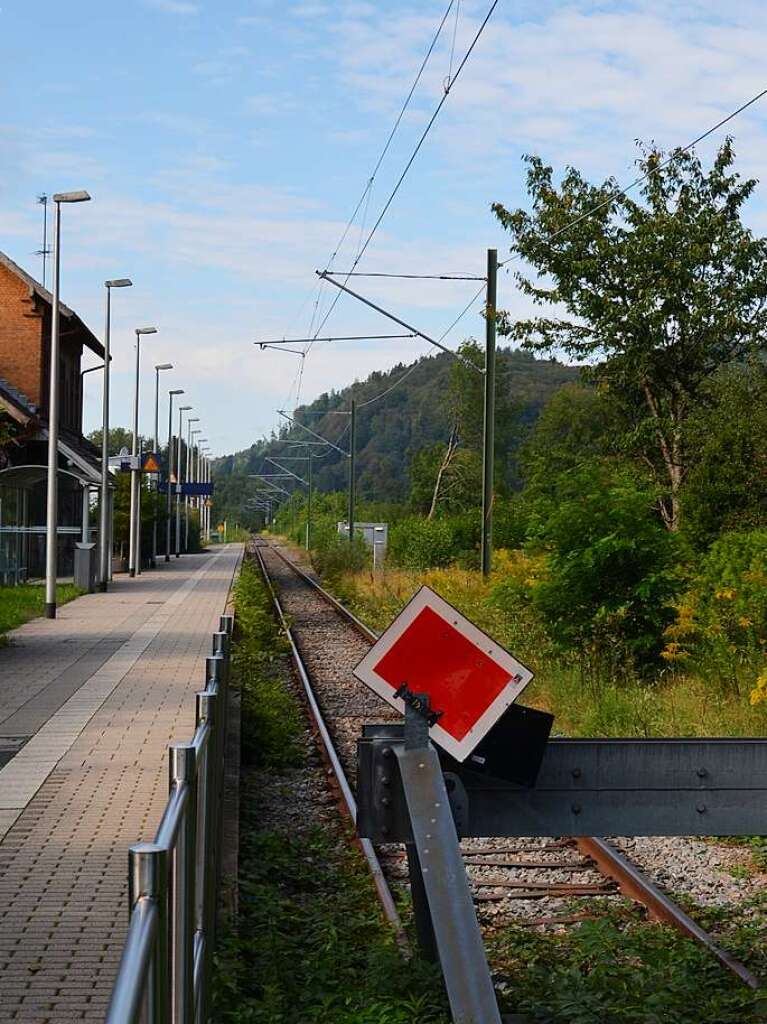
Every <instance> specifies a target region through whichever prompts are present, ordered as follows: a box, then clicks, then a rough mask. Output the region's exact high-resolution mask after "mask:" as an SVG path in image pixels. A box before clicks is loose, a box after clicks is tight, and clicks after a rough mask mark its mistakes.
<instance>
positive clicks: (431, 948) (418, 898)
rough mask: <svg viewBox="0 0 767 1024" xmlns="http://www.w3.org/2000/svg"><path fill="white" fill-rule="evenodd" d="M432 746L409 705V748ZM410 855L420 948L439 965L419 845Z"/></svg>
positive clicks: (425, 726) (424, 725)
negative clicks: (419, 856) (419, 855)
mask: <svg viewBox="0 0 767 1024" xmlns="http://www.w3.org/2000/svg"><path fill="white" fill-rule="evenodd" d="M416 696H417V697H419V698H421V699H422V700H425V701H426V703H427V704H428V702H429V696H428V694H424V693H419V694H416ZM428 746H429V726H428V724H427V722H426V719H425V718H424V716H423V715H420V714H419V713H418V712H417V711H416V710H415V709H414V708H412V707H411V706H410V705H409V704H406V705H405V749H406V750H425V749H426V748H427V747H428ZM405 852H406V853H407V870H408V875H409V876H410V899H411V902H412V904H413V917H414V919H415V932H416V937H417V938H418V948H419V949H420V951H421V955H422V956H423V957H424V959H425V960H428V961H430V962H431V963H437V962H438V960H439V953H438V952H437V940H436V939H435V937H434V926H433V924H432V920H431V911H430V910H429V900H428V897H427V895H426V888H425V886H424V882H423V873H422V872H421V863H420V861H419V859H418V849H417V847H416V844H415V843H405Z"/></svg>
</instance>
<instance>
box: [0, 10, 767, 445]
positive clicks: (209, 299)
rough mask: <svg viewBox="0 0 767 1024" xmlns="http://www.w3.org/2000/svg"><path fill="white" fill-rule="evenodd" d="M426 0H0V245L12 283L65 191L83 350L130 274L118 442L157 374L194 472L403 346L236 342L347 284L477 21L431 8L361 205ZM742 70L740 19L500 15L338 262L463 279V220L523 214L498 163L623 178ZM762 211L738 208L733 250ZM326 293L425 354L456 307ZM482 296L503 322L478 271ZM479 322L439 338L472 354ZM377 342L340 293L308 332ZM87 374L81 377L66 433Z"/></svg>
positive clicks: (393, 357)
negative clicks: (394, 318)
mask: <svg viewBox="0 0 767 1024" xmlns="http://www.w3.org/2000/svg"><path fill="white" fill-rule="evenodd" d="M447 2H448V0H438V2H431V0H419V2H406V0H377V2H371V3H368V2H355V0H348V2H347V0H315V2H312V0H216V2H213V0H123V2H122V3H120V4H117V3H104V2H103V0H99V2H94V0H73V2H70V3H69V4H61V3H58V2H53V0H38V2H37V3H36V4H34V5H33V4H30V3H28V2H21V0H0V96H1V98H2V104H0V249H2V250H3V251H4V252H6V253H7V254H8V255H9V256H11V258H13V259H14V260H16V261H17V262H18V263H20V264H21V265H22V266H24V267H25V268H26V269H27V270H28V271H29V272H30V273H32V274H33V275H34V276H36V277H38V279H40V277H41V274H42V266H41V260H40V257H38V256H36V255H34V253H35V251H36V250H37V249H39V248H40V246H41V241H42V207H41V206H40V205H38V203H37V201H36V199H37V196H38V195H39V194H42V193H47V194H51V193H53V192H59V191H67V190H71V189H81V188H84V189H87V190H88V191H89V192H90V193H91V196H92V202H90V203H85V204H80V205H77V206H70V207H64V208H63V214H62V250H61V251H62V274H61V293H62V298H63V300H64V301H65V302H67V303H68V304H69V305H70V306H72V307H73V308H74V309H76V310H77V311H78V313H79V314H80V315H81V316H82V317H83V319H84V320H85V321H86V322H87V323H88V324H89V326H90V327H91V329H92V330H93V331H94V333H96V334H97V335H98V336H99V337H101V336H102V331H103V318H104V313H103V306H104V287H103V282H104V280H105V279H107V278H116V277H124V276H128V277H130V278H132V280H133V282H134V287H133V288H131V289H124V290H122V291H118V292H115V293H114V294H113V300H114V301H113V333H112V347H113V356H114V362H113V368H114V369H113V390H112V394H113V413H112V422H113V424H115V425H116V424H121V425H127V424H128V423H129V422H130V418H131V408H132V400H133V397H132V396H133V365H134V364H133V361H134V358H135V355H134V349H133V344H134V342H133V334H132V331H133V329H134V328H135V327H138V326H146V325H155V326H157V328H158V333H157V334H156V335H153V336H151V337H149V336H147V337H146V338H145V339H144V340H143V342H142V374H141V428H142V431H143V432H145V433H151V429H152V422H153V406H154V372H153V369H152V367H153V365H154V364H155V363H164V362H171V363H173V364H174V369H173V371H169V372H166V373H164V374H163V376H162V383H163V391H162V394H163V401H162V405H161V420H160V422H161V423H164V422H166V420H167V412H166V409H167V406H166V404H165V403H166V398H165V391H166V389H167V388H169V387H174V388H183V389H184V391H185V396H184V400H185V402H186V403H187V404H191V405H193V406H194V410H195V411H194V413H193V415H196V416H199V417H200V423H199V424H198V425H199V426H200V427H201V428H202V429H203V431H204V436H205V437H206V438H208V439H209V447H210V448H211V449H212V451H213V453H214V454H216V455H220V454H224V453H227V452H231V451H234V450H236V449H240V448H244V447H247V446H248V445H249V444H251V443H252V442H253V441H254V440H255V439H257V438H258V437H260V436H262V435H264V434H268V433H269V432H270V431H272V430H273V429H274V428H275V427H276V426H277V424H278V422H279V417H278V415H277V412H276V410H277V409H291V408H293V407H294V406H295V405H296V403H297V402H298V401H310V400H312V399H313V398H315V397H317V396H318V395H319V394H321V393H322V392H324V391H329V390H332V389H340V388H342V387H345V386H346V385H349V384H351V383H353V381H354V380H356V379H363V378H365V377H366V376H367V375H368V374H369V373H370V372H371V371H373V370H376V369H388V368H390V367H392V366H394V365H396V364H397V363H400V362H407V361H409V360H412V358H413V357H415V356H417V355H420V354H423V353H426V352H427V351H429V346H428V345H427V344H426V343H424V342H421V341H418V340H413V339H396V340H389V341H380V342H373V341H359V342H338V343H334V344H319V343H318V344H315V345H314V346H313V347H312V349H311V351H310V352H309V353H308V354H307V355H306V356H305V358H303V359H302V358H301V357H300V356H298V355H295V354H293V353H291V352H286V351H276V350H260V349H259V348H257V347H255V346H254V344H253V342H254V341H256V340H259V339H269V338H281V337H305V336H307V335H308V333H310V332H311V331H313V330H314V328H315V326H316V325H317V324H318V322H319V321H320V320H321V319H322V317H323V315H324V313H325V312H326V311H327V310H328V308H329V306H330V302H331V300H332V298H334V296H335V290H334V289H332V287H331V286H329V285H327V284H326V285H324V286H321V287H318V282H317V277H316V275H315V271H316V270H317V269H324V268H326V267H328V266H332V267H333V268H335V269H337V270H348V269H349V268H350V267H351V265H352V262H353V260H354V258H355V256H356V254H357V252H358V249H359V246H360V242H361V240H363V239H364V238H365V237H366V235H367V232H369V230H370V228H371V227H372V225H373V224H374V223H375V221H376V219H377V217H378V215H379V213H380V212H381V209H382V207H383V206H384V204H385V202H386V200H387V198H388V196H389V194H390V192H391V190H392V188H393V187H394V184H395V183H396V181H397V179H398V178H399V176H400V174H401V173H402V170H403V168H404V166H405V164H406V162H407V160H408V159H409V157H410V156H411V154H412V152H413V149H414V147H415V144H416V142H417V141H418V138H419V136H420V135H421V132H422V131H423V128H424V127H425V125H426V123H427V121H428V119H429V117H430V116H431V114H432V113H433V111H434V109H435V107H436V105H437V104H438V103H439V100H440V98H441V97H442V96H443V95H444V89H445V85H446V82H448V81H450V75H451V68H452V74H453V75H454V74H455V71H456V69H457V67H458V65H459V64H460V61H461V58H462V57H463V54H464V53H465V52H466V49H467V47H468V45H469V43H470V42H471V39H472V38H473V36H474V34H475V33H476V31H477V28H478V26H479V24H480V22H481V20H482V18H483V17H484V15H485V14H486V13H487V10H488V9H489V7H490V4H491V0H462V2H461V3H460V4H458V3H457V2H456V0H454V2H453V5H452V9H451V11H450V14H449V16H448V18H447V19H446V21H445V25H444V28H443V30H442V33H441V35H440V37H439V39H438V41H437V44H436V46H435V48H434V51H433V54H432V57H431V59H430V61H429V63H428V64H427V67H426V70H425V71H424V74H423V76H422V79H421V81H420V83H419V86H418V88H417V89H416V91H415V93H414V96H413V99H412V101H411V103H410V105H409V107H408V109H407V111H406V114H405V116H404V118H403V120H402V124H401V125H400V128H399V130H398V132H397V133H396V135H395V137H394V140H393V142H392V145H391V147H390V149H389V151H388V153H387V155H386V158H385V160H384V162H383V163H382V165H381V168H380V170H379V171H378V173H377V175H376V177H375V179H374V181H373V183H372V185H371V186H370V188H369V189H368V190H367V192H366V188H367V185H368V181H369V179H370V176H371V172H372V170H373V167H374V166H375V163H376V160H377V158H378V155H379V153H380V152H381V149H382V147H383V145H384V142H385V140H386V138H387V136H388V134H389V131H390V130H391V127H392V125H393V123H394V120H395V118H396V116H397V113H398V112H399V109H400V107H401V105H402V103H403V100H404V98H405V96H406V95H407V92H408V90H409V89H410V86H411V85H412V82H413V80H414V78H415V75H416V72H417V70H418V67H419V65H420V64H421V61H422V60H423V57H424V55H425V53H426V51H427V48H428V46H429V44H430V42H431V40H432V38H433V36H434V33H435V31H436V28H437V25H438V24H439V22H440V19H441V18H442V15H443V14H444V13H445V10H446V8H447ZM456 12H457V18H456ZM454 39H455V42H453V40H454ZM765 52H767V14H766V13H765V10H764V7H763V4H762V3H761V2H752V0H732V2H730V3H729V4H722V3H721V2H720V0H680V2H677V3H673V4H670V3H668V2H663V3H661V2H655V0H642V2H635V3H632V2H613V3H598V2H586V0H580V2H579V0H575V2H572V3H560V2H553V0H536V2H531V0H517V2H515V0H500V2H499V3H498V5H497V7H496V9H495V11H494V13H493V15H492V18H491V20H490V21H489V23H488V25H487V27H486V28H485V30H484V32H483V34H482V35H481V37H480V39H479V41H478V43H477V45H476V47H475V49H474V51H473V52H472V54H471V56H470V57H469V60H468V61H467V63H466V65H465V67H464V68H463V70H462V71H461V74H460V76H459V77H458V78H457V79H454V80H453V83H452V86H451V88H450V91H449V95H448V96H447V99H446V101H445V103H444V105H443V107H442V110H441V112H440V114H439V116H438V118H437V120H436V121H435V124H434V127H433V128H432V130H431V131H430V133H429V134H428V137H427V139H426V141H425V142H424V144H423V146H422V148H421V150H420V151H419V153H418V155H417V156H416V158H415V160H414V162H413V164H412V166H411V168H410V170H409V172H408V174H407V175H406V177H405V180H404V183H403V185H402V186H401V188H400V190H399V191H398V193H397V195H396V197H395V199H394V201H393V202H392V204H391V206H390V208H389V210H388V212H387V213H386V216H385V217H384V219H383V221H382V222H381V225H380V227H379V228H378V229H377V230H376V232H375V234H374V236H373V238H372V240H371V242H370V244H369V245H368V247H367V249H366V250H365V252H364V254H363V256H362V258H361V260H360V262H359V265H358V268H357V269H358V270H360V271H366V272H385V273H390V272H395V273H434V274H445V273H447V274H464V275H481V274H483V273H484V268H485V261H486V250H487V248H488V247H497V248H498V250H499V255H500V257H501V258H503V256H504V255H505V253H506V252H507V251H508V246H509V240H508V236H507V235H506V234H505V233H504V232H503V230H502V229H501V228H500V226H499V225H498V223H497V221H496V220H495V218H494V217H493V215H492V213H491V210H490V204H491V203H492V202H496V201H499V202H502V203H503V204H504V205H506V206H507V207H510V206H518V205H525V204H526V195H525V188H524V165H523V162H522V159H521V158H522V156H523V155H524V154H525V153H538V154H540V155H541V156H542V157H543V158H544V159H545V160H546V161H547V162H548V163H551V164H552V165H553V166H554V167H555V168H556V169H557V170H560V169H562V168H563V167H564V166H565V165H568V164H569V165H574V166H576V167H578V168H579V169H580V170H581V171H582V172H583V173H585V174H586V175H587V176H588V177H589V178H591V179H593V180H602V179H604V178H607V177H608V176H614V177H615V178H616V179H617V180H618V181H619V182H621V183H627V182H628V181H630V180H631V179H632V178H633V176H634V170H635V168H634V160H635V159H636V155H637V152H636V145H635V140H637V139H643V140H645V141H650V140H653V141H655V142H656V143H657V144H658V145H660V146H661V147H663V148H668V147H672V146H676V145H683V144H686V143H687V142H689V141H690V140H692V139H693V138H695V137H696V136H697V135H699V134H700V133H701V132H703V131H705V130H706V129H707V128H708V127H710V126H711V125H713V124H714V123H716V122H717V121H718V120H719V119H720V118H721V117H723V116H724V115H726V114H727V113H729V112H730V111H732V110H734V109H735V108H737V107H738V106H740V104H742V103H743V102H745V101H746V100H747V99H749V98H750V97H751V96H753V95H754V94H756V93H757V92H759V91H760V90H761V89H763V88H765V87H767V70H766V69H765V65H764V53H765ZM766 128H767V98H765V99H764V100H763V101H761V103H760V104H757V105H756V106H754V107H752V108H751V109H750V110H748V111H747V112H745V113H744V114H743V115H741V116H740V117H739V118H737V119H736V120H735V121H734V122H732V123H731V125H729V126H728V128H727V129H726V130H728V131H730V132H731V134H732V135H733V136H734V137H735V147H736V153H737V157H738V161H737V163H738V168H739V170H741V171H742V172H743V173H744V174H749V175H754V176H756V177H758V178H760V179H762V180H765V181H767V133H766V132H765V129H766ZM724 132H725V130H724V129H723V130H722V131H720V132H718V133H717V134H716V135H715V136H714V137H713V138H712V139H711V140H709V141H708V142H706V143H705V144H703V146H702V147H701V150H700V152H701V155H702V156H703V157H704V158H709V157H710V155H711V153H712V152H713V149H714V148H715V146H716V145H717V144H718V143H720V142H721V141H722V138H723V136H724ZM363 195H364V196H365V199H364V201H363V202H362V204H361V206H360V210H359V213H358V215H357V218H356V220H355V221H354V223H353V224H352V225H351V227H350V228H349V230H348V232H347V233H346V238H345V241H344V243H343V245H342V246H341V247H340V248H338V242H339V239H340V238H341V237H342V235H343V233H344V230H345V229H346V227H347V223H348V221H349V218H350V216H351V214H352V212H353V211H354V209H355V206H356V205H357V203H358V200H359V199H360V197H361V196H363ZM765 195H766V193H765V188H764V186H760V187H759V188H758V189H757V192H756V195H755V197H754V199H753V201H752V202H751V205H750V208H749V210H748V219H749V222H750V223H751V224H752V226H753V227H754V229H755V230H758V231H767V202H765ZM334 253H335V256H334V257H333V259H332V261H331V257H332V256H333V254H334ZM49 275H50V270H49ZM49 280H50V277H49ZM353 280H354V284H355V290H359V291H360V292H362V293H364V294H365V295H367V296H369V297H371V298H373V299H374V300H375V301H377V302H379V303H380V304H382V305H384V306H386V307H387V308H388V309H390V310H392V311H393V312H395V313H397V314H398V315H399V316H400V317H402V318H404V319H405V320H407V321H408V322H412V323H414V324H415V325H416V326H417V327H418V328H419V329H421V330H423V331H425V332H426V333H427V334H432V335H435V336H437V337H439V336H440V335H441V334H442V333H443V332H444V331H445V329H446V328H447V327H448V325H449V324H450V323H451V322H452V321H453V320H454V319H455V317H456V316H457V315H458V313H459V312H460V310H461V309H462V308H463V307H464V306H465V304H466V303H467V302H468V301H469V299H470V298H471V296H472V295H473V293H474V292H475V291H476V289H477V284H476V283H472V282H444V281H435V282H426V281H409V280H399V279H396V280H392V279H376V278H373V279H367V278H356V279H353ZM350 283H351V282H350ZM331 293H332V294H331ZM498 296H499V298H498V304H499V306H501V307H503V308H506V309H509V310H511V311H512V312H513V313H515V314H518V315H525V314H526V313H528V312H529V305H528V300H526V299H524V298H523V297H522V296H521V295H520V294H519V292H518V291H517V290H516V288H515V283H514V280H513V277H512V276H511V275H509V274H507V273H505V272H504V273H502V275H501V278H500V280H499V288H498ZM479 306H480V304H479V303H475V304H474V306H473V307H471V309H470V311H469V313H468V314H467V315H466V316H465V317H464V318H463V320H461V321H460V322H459V323H458V324H457V325H456V327H455V328H454V330H453V331H452V332H451V333H450V334H448V336H447V338H446V343H447V344H450V345H451V346H452V347H456V346H457V345H458V344H460V342H461V341H462V340H463V338H465V337H466V336H468V335H471V334H474V335H477V336H481V331H482V321H481V319H480V316H479ZM397 330H398V328H397V327H396V326H395V325H392V324H391V323H390V322H388V321H386V320H385V319H383V318H382V317H380V316H379V315H378V314H376V313H374V312H373V311H371V310H368V309H367V308H366V307H364V306H362V305H361V304H359V303H358V302H356V301H355V300H354V299H351V298H348V297H346V296H344V297H342V298H341V299H340V301H338V303H337V304H336V306H335V307H334V309H333V311H332V313H331V315H330V317H329V319H328V321H327V324H326V326H325V329H324V330H323V332H322V336H325V335H327V334H328V333H330V334H331V335H344V334H366V333H367V334H385V333H393V332H396V331H397ZM88 358H89V359H90V361H91V362H95V361H96V360H95V357H88ZM83 365H84V366H85V365H88V360H87V359H86V361H84V364H83ZM100 377H101V374H100V373H93V374H89V375H88V376H87V377H86V378H85V381H86V399H85V429H86V431H87V430H90V429H94V428H95V427H98V426H99V424H100V401H101V399H100V388H101V381H100V379H99V378H100Z"/></svg>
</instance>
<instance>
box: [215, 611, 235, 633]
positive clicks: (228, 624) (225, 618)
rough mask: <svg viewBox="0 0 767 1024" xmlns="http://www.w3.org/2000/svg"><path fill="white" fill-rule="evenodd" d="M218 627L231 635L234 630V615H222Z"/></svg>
mask: <svg viewBox="0 0 767 1024" xmlns="http://www.w3.org/2000/svg"><path fill="white" fill-rule="evenodd" d="M218 628H219V630H220V631H221V632H222V633H228V634H229V636H231V635H232V633H233V632H234V615H222V616H221V617H220V618H219V620H218Z"/></svg>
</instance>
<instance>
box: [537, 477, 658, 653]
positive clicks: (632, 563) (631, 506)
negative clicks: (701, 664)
mask: <svg viewBox="0 0 767 1024" xmlns="http://www.w3.org/2000/svg"><path fill="white" fill-rule="evenodd" d="M538 540H539V542H540V543H542V544H543V546H544V547H545V548H546V549H548V551H549V559H548V569H547V575H546V578H544V579H542V580H541V582H540V583H539V585H538V586H536V587H535V588H534V589H533V591H532V594H533V601H534V603H535V605H536V607H537V608H538V609H539V610H540V611H541V612H542V614H543V615H544V617H545V619H546V621H547V623H548V626H549V629H550V631H551V634H552V637H553V638H554V640H555V641H557V642H559V643H560V644H561V645H563V646H564V647H571V646H576V647H578V648H579V649H580V651H581V654H582V656H583V655H585V656H588V657H589V658H592V659H595V663H596V666H599V665H604V667H606V668H609V669H610V670H611V671H616V670H619V669H620V668H624V669H628V668H630V667H631V666H632V665H633V666H634V667H635V668H637V669H638V670H642V669H646V668H649V667H651V666H652V665H653V664H657V662H658V656H659V655H660V652H661V649H662V647H663V633H664V629H665V628H666V627H667V626H668V624H669V622H670V621H671V619H672V618H673V611H672V608H671V604H672V601H673V598H674V596H675V593H676V590H677V586H678V581H677V578H676V576H675V574H674V571H673V567H674V563H675V557H676V551H677V543H676V538H675V537H674V536H673V535H672V534H670V533H669V532H668V531H667V530H666V529H665V528H664V527H663V526H662V524H661V523H660V520H659V518H658V515H657V512H656V511H655V507H654V495H653V494H652V492H650V491H648V490H647V489H646V488H644V487H643V486H642V485H641V484H640V483H638V482H637V481H636V480H635V479H634V478H633V477H632V476H631V475H630V474H629V473H628V472H626V471H625V470H620V471H616V470H610V469H607V468H605V467H603V466H600V465H597V464H592V465H590V466H585V467H583V468H581V469H578V470H576V471H574V472H573V473H571V474H568V475H567V477H566V478H565V479H564V480H563V493H562V496H561V498H560V500H559V502H558V504H557V505H556V507H555V508H553V509H552V512H551V514H550V516H549V517H548V518H547V519H546V520H545V521H544V522H543V523H542V524H541V526H540V531H539V538H538Z"/></svg>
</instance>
